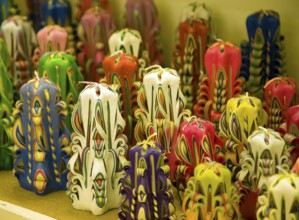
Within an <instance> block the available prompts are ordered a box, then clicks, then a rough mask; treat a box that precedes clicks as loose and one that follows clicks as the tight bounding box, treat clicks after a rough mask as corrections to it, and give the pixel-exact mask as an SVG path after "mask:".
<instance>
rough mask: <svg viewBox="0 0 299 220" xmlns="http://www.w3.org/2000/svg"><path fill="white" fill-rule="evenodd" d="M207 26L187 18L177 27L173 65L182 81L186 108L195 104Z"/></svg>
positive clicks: (202, 70)
mask: <svg viewBox="0 0 299 220" xmlns="http://www.w3.org/2000/svg"><path fill="white" fill-rule="evenodd" d="M208 31H209V24H208V22H207V21H205V20H197V19H194V18H192V17H191V18H189V19H187V20H184V21H182V22H181V23H180V24H179V27H178V33H177V35H178V36H177V38H176V48H175V51H174V53H173V65H174V68H175V69H176V70H177V71H178V73H179V75H180V77H181V79H182V85H181V86H182V91H183V93H184V94H185V95H186V99H187V108H189V109H192V107H193V105H195V104H196V102H197V93H198V90H199V83H200V77H201V76H202V74H203V72H204V61H203V60H204V54H205V52H206V45H207V37H208Z"/></svg>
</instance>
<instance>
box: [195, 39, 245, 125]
mask: <svg viewBox="0 0 299 220" xmlns="http://www.w3.org/2000/svg"><path fill="white" fill-rule="evenodd" d="M204 58H205V60H204V61H205V67H206V71H207V75H206V76H204V77H203V80H202V83H201V86H200V89H199V93H198V96H197V100H198V102H197V103H196V105H195V106H194V108H193V110H194V113H195V114H196V115H198V116H199V117H202V118H205V119H207V120H210V121H212V122H214V123H215V124H218V123H219V120H220V116H221V114H222V112H223V111H224V110H225V106H226V103H227V101H228V100H229V99H230V98H233V97H237V96H239V95H241V93H242V87H243V86H242V85H243V79H241V78H239V77H238V76H239V70H240V66H241V53H240V50H239V48H238V47H236V46H235V45H233V44H232V43H229V42H224V41H222V40H218V41H217V42H216V43H214V44H212V45H211V46H210V47H209V48H208V49H207V51H206V54H205V57H204Z"/></svg>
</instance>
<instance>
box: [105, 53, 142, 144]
mask: <svg viewBox="0 0 299 220" xmlns="http://www.w3.org/2000/svg"><path fill="white" fill-rule="evenodd" d="M138 65H139V64H138V59H137V57H135V56H134V55H131V54H126V53H122V52H121V51H119V52H117V53H114V54H113V55H111V56H109V57H107V58H105V60H104V62H103V69H104V72H105V76H106V79H107V83H108V84H117V85H118V87H119V88H120V89H119V94H120V103H121V106H120V109H121V112H122V116H123V117H124V119H125V121H126V127H125V131H124V133H125V134H126V136H127V137H128V143H129V144H130V145H131V146H133V145H134V144H135V143H136V141H135V138H134V137H135V136H134V127H135V124H136V120H135V118H134V111H135V109H136V108H137V106H138V104H137V100H136V97H137V91H136V87H135V86H134V82H136V81H139V80H140V79H139V78H138V69H139V66H138Z"/></svg>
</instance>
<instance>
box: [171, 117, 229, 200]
mask: <svg viewBox="0 0 299 220" xmlns="http://www.w3.org/2000/svg"><path fill="white" fill-rule="evenodd" d="M223 145H224V143H223V141H222V140H221V139H220V137H218V136H217V134H216V133H215V126H214V124H213V123H212V122H210V121H206V120H204V119H201V118H196V117H191V118H187V119H186V120H185V121H183V122H182V123H181V125H180V130H179V135H178V139H177V145H176V148H175V153H176V156H177V158H178V160H179V161H180V165H178V167H177V170H176V182H177V188H178V191H179V195H180V197H181V199H183V193H184V191H185V188H186V184H187V181H188V180H189V178H190V177H191V176H193V171H194V168H195V167H196V166H197V165H198V164H201V163H203V162H204V161H205V160H207V159H210V160H212V161H216V162H220V163H223V162H224V157H223V156H224V155H223V153H222V148H223Z"/></svg>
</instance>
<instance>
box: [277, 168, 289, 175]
mask: <svg viewBox="0 0 299 220" xmlns="http://www.w3.org/2000/svg"><path fill="white" fill-rule="evenodd" d="M276 168H277V169H278V170H279V171H280V172H281V173H283V174H285V175H286V176H288V175H290V174H289V173H288V172H287V171H286V170H285V169H283V168H282V167H281V166H276Z"/></svg>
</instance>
